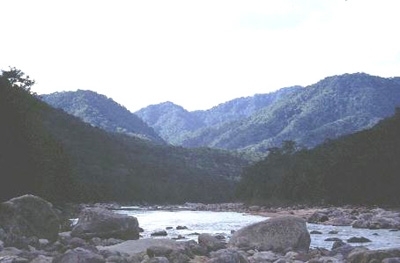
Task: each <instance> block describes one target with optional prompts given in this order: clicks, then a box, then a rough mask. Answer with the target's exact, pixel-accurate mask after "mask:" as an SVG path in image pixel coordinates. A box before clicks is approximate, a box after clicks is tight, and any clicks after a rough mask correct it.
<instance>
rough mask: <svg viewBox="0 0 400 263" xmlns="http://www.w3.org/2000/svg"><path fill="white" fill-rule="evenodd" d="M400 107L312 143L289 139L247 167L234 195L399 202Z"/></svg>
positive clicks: (317, 201) (275, 200)
mask: <svg viewBox="0 0 400 263" xmlns="http://www.w3.org/2000/svg"><path fill="white" fill-rule="evenodd" d="M399 135H400V110H399V109H397V110H396V113H395V114H394V116H392V117H390V118H387V119H385V120H383V121H381V122H380V123H379V124H377V125H376V126H375V127H374V128H372V129H370V130H365V131H362V132H358V133H356V134H353V135H349V136H345V137H342V138H339V139H337V140H333V141H327V142H325V143H324V144H322V145H320V146H318V147H316V148H314V149H300V150H299V149H295V144H294V143H293V142H286V143H285V144H284V145H283V147H282V148H275V149H272V150H271V151H270V154H269V155H268V157H267V158H266V159H265V160H263V161H261V162H258V163H256V164H254V165H252V166H250V167H248V168H247V169H246V170H245V172H244V174H243V177H242V180H241V182H240V184H239V187H238V190H237V197H238V198H239V199H241V200H245V201H247V202H255V203H275V204H276V203H288V204H293V203H311V204H370V205H373V204H379V205H399V204H400V196H399V195H398V189H400V136H399Z"/></svg>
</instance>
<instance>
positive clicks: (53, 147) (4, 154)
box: [0, 75, 248, 203]
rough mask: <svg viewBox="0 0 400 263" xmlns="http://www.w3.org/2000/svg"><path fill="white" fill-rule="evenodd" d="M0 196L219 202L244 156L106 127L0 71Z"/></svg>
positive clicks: (231, 185)
mask: <svg viewBox="0 0 400 263" xmlns="http://www.w3.org/2000/svg"><path fill="white" fill-rule="evenodd" d="M0 107H1V109H0V121H1V123H3V124H5V125H2V126H1V127H0V135H1V136H0V146H1V147H0V173H1V174H2V179H3V183H2V184H1V185H0V198H1V199H2V200H6V199H9V198H11V197H15V196H17V195H22V194H26V193H31V194H37V195H39V196H43V197H44V198H46V199H48V200H50V201H59V202H70V201H84V202H89V201H123V202H147V203H149V202H150V203H152V202H154V203H165V202H170V203H179V202H186V201H194V202H223V201H228V200H231V198H232V195H233V190H234V183H235V181H236V180H237V177H238V176H239V175H240V173H241V171H242V168H243V167H244V166H245V165H247V164H248V163H247V161H245V160H243V159H242V158H240V157H238V156H235V155H233V154H231V153H228V152H226V151H221V150H213V149H207V148H200V149H193V150H190V149H184V148H182V147H173V146H168V145H160V144H155V143H153V142H151V141H149V140H143V139H140V138H137V137H132V136H127V135H124V134H118V133H109V132H106V131H104V130H102V129H99V128H95V127H93V126H91V125H89V124H87V123H84V122H82V121H81V120H80V119H79V118H77V117H74V116H72V115H70V114H67V113H65V112H64V111H62V110H59V109H55V108H52V107H50V106H49V105H48V104H46V103H44V102H43V101H41V100H39V99H38V98H36V97H34V96H32V95H31V94H30V93H29V91H27V90H24V89H21V88H19V87H17V86H15V85H13V84H12V83H11V82H10V81H9V80H8V79H7V78H5V77H4V76H1V75H0Z"/></svg>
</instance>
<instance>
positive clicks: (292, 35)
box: [0, 0, 400, 112]
mask: <svg viewBox="0 0 400 263" xmlns="http://www.w3.org/2000/svg"><path fill="white" fill-rule="evenodd" d="M0 7H1V10H2V12H1V16H0V27H1V31H0V32H1V41H0V69H3V70H7V69H8V68H9V67H10V66H11V67H16V68H18V69H21V70H22V71H23V72H25V73H26V74H27V75H29V76H30V77H31V78H33V79H34V80H36V84H35V86H34V87H33V88H32V90H33V91H35V92H37V93H38V94H48V93H52V92H57V91H58V92H60V91H70V90H72V91H74V90H77V89H83V90H92V91H96V92H98V93H100V94H104V95H106V96H107V97H110V98H112V99H113V100H115V101H116V102H118V103H120V104H122V105H123V106H125V107H126V108H128V109H129V110H131V111H132V112H134V111H137V110H139V109H141V108H143V107H146V106H148V105H152V104H158V103H162V102H165V101H171V102H173V103H175V104H178V105H181V106H182V107H184V108H185V109H187V110H189V111H193V110H205V109H209V108H211V107H213V106H216V105H218V104H220V103H223V102H226V101H229V100H232V99H234V98H239V97H247V96H253V95H255V94H263V93H269V92H273V91H276V90H278V89H280V88H283V87H288V86H293V85H302V86H307V85H311V84H314V83H316V82H318V81H319V80H321V79H323V78H325V77H328V76H332V75H340V74H344V73H355V72H365V73H368V74H371V75H376V76H381V77H394V76H400V73H399V70H400V34H399V25H400V15H399V14H398V11H399V10H400V1H398V0H379V1H378V0H263V1H253V0H243V1H236V0H226V1H225V0H183V1H177V0H160V1H158V0H145V1H144V0H143V1H139V0H114V1H111V0H107V1H105V0H65V1H63V0H35V1H32V0H0Z"/></svg>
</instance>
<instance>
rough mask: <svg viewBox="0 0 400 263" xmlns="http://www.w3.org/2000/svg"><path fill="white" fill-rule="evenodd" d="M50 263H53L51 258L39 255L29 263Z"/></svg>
mask: <svg viewBox="0 0 400 263" xmlns="http://www.w3.org/2000/svg"><path fill="white" fill-rule="evenodd" d="M51 262H53V258H52V257H48V256H44V255H39V256H37V257H36V258H34V259H33V260H32V261H31V262H30V263H51Z"/></svg>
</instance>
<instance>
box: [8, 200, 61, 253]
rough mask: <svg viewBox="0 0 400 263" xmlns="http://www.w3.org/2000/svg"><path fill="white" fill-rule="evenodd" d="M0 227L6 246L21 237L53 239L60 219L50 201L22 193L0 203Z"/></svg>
mask: <svg viewBox="0 0 400 263" xmlns="http://www.w3.org/2000/svg"><path fill="white" fill-rule="evenodd" d="M0 227H1V228H2V229H3V231H4V234H5V238H4V240H3V241H4V242H5V245H7V246H14V245H16V244H17V245H18V243H19V242H23V241H21V239H20V238H22V237H26V238H31V237H37V238H43V239H48V240H50V241H55V240H56V239H57V237H58V232H59V230H60V219H59V217H58V215H57V212H56V210H55V209H54V208H53V205H52V204H51V203H49V202H47V201H46V200H44V199H42V198H40V197H37V196H34V195H23V196H20V197H16V198H13V199H10V200H9V201H6V202H3V203H1V204H0Z"/></svg>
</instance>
